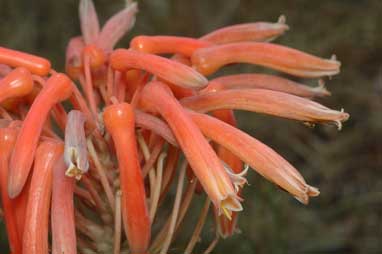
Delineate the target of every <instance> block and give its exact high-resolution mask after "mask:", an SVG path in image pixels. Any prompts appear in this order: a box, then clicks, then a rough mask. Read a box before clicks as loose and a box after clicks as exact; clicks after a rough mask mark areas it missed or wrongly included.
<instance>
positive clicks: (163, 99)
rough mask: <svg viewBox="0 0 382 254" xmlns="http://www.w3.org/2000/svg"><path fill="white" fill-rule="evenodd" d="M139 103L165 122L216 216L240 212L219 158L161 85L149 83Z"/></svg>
mask: <svg viewBox="0 0 382 254" xmlns="http://www.w3.org/2000/svg"><path fill="white" fill-rule="evenodd" d="M141 100H142V101H144V102H145V103H148V104H149V105H147V106H148V107H151V109H152V110H154V111H157V112H159V113H160V114H161V115H162V117H163V118H164V119H165V120H166V121H167V123H168V124H169V126H170V128H171V130H172V131H173V133H174V135H175V137H176V138H177V140H178V143H179V146H180V147H181V148H182V150H183V152H184V154H185V156H186V157H187V159H188V161H189V163H190V165H191V167H192V169H193V171H194V173H195V175H196V176H197V177H198V179H199V181H200V183H201V184H202V186H203V188H204V190H205V191H206V192H207V194H208V195H209V197H210V199H211V200H212V202H213V203H214V205H215V206H216V208H217V209H219V212H224V213H225V214H226V215H227V216H228V217H230V215H231V212H232V211H241V210H242V207H241V204H240V202H239V198H238V197H237V195H236V193H235V190H234V188H233V185H232V183H231V180H230V179H229V176H228V175H227V173H226V172H225V170H224V168H223V165H222V164H221V162H220V160H219V158H218V157H217V155H216V154H215V152H214V151H213V149H212V148H211V146H210V145H209V144H208V142H207V141H206V139H205V138H204V137H203V135H202V134H201V132H200V130H199V129H198V128H197V127H196V125H195V124H194V123H193V122H192V120H191V119H190V118H189V116H187V114H186V112H185V110H184V109H183V107H182V106H181V105H180V104H179V102H178V101H177V100H176V99H175V97H173V96H172V95H171V93H170V91H169V90H168V88H166V86H165V85H164V84H163V83H160V82H151V83H150V84H149V85H147V86H146V87H145V88H144V90H143V91H142V97H141Z"/></svg>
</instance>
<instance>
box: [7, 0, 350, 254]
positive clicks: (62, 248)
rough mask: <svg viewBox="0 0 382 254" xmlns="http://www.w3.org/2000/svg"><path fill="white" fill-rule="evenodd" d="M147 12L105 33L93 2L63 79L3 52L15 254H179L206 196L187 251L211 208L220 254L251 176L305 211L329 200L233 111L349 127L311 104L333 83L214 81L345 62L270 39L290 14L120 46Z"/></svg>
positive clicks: (84, 9) (325, 69) (320, 71)
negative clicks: (258, 69)
mask: <svg viewBox="0 0 382 254" xmlns="http://www.w3.org/2000/svg"><path fill="white" fill-rule="evenodd" d="M137 11H138V7H137V3H134V2H130V1H128V2H127V3H126V7H125V8H124V9H123V10H121V11H120V12H118V13H117V14H115V15H114V16H112V17H111V18H110V19H109V20H108V21H106V23H105V25H104V26H103V27H101V26H100V23H99V21H98V15H97V13H96V9H95V6H94V4H93V2H92V1H91V0H81V1H80V7H79V15H80V24H81V32H82V34H81V35H79V36H75V37H73V38H72V39H71V40H70V41H69V43H68V46H67V49H66V55H65V56H66V66H65V67H66V73H59V72H57V71H56V70H54V69H53V68H52V66H51V64H50V61H48V60H47V59H44V58H41V57H38V56H34V55H32V54H29V53H24V52H19V51H17V50H14V49H6V48H0V78H1V79H0V106H1V107H0V117H1V118H0V190H1V202H2V214H3V217H4V219H5V225H6V230H7V234H8V239H9V246H10V249H11V252H12V253H14V254H15V253H49V252H52V253H57V254H58V253H77V252H78V253H115V254H117V253H132V254H148V253H153V254H155V253H163V254H165V253H172V246H174V241H177V237H176V236H177V235H179V234H181V233H183V231H182V225H183V223H182V222H183V221H184V220H186V218H190V217H187V216H186V215H187V213H188V212H189V211H190V210H191V209H190V207H191V206H192V204H193V203H194V202H196V201H195V199H194V197H195V195H203V196H204V197H203V198H204V200H205V202H204V205H203V207H202V209H201V211H200V213H199V216H198V217H197V220H196V221H194V225H195V228H194V229H193V230H192V235H191V236H190V238H189V241H188V242H187V243H183V245H184V246H185V249H184V252H185V253H194V247H195V246H196V245H197V244H198V241H199V238H200V235H201V233H202V231H203V229H204V225H205V222H206V220H208V214H209V210H210V209H212V210H213V213H212V215H213V216H214V217H215V218H214V221H215V223H216V226H215V229H216V232H215V239H214V240H213V241H212V242H211V243H210V244H209V247H208V249H207V250H206V253H210V252H211V251H212V249H213V248H214V246H215V245H216V244H217V242H218V240H219V238H227V237H229V236H231V235H232V234H234V233H235V232H236V229H237V224H238V220H239V217H240V216H239V215H240V213H243V212H245V206H244V205H243V203H242V201H243V199H244V198H247V199H249V198H250V197H244V196H243V195H242V193H243V192H242V190H243V188H248V187H246V183H247V182H248V180H247V174H249V173H250V172H251V171H250V168H251V169H253V171H255V172H256V173H258V174H259V175H261V176H263V177H264V178H265V179H267V180H268V181H270V182H272V183H274V184H275V185H277V186H279V187H280V188H282V189H284V190H285V191H287V192H288V193H290V194H291V196H292V197H294V198H295V199H297V200H298V201H300V202H301V203H303V204H308V202H309V199H310V198H312V197H316V196H318V195H319V193H320V192H319V190H318V188H316V187H313V186H311V185H309V184H308V183H307V181H306V180H305V179H304V177H303V176H302V175H301V174H300V173H299V171H298V170H297V169H296V168H295V167H294V166H292V165H291V164H290V163H289V162H288V161H287V160H286V159H284V158H282V157H281V156H280V155H279V154H278V153H277V152H276V151H275V150H274V149H272V148H271V147H269V146H267V145H266V144H264V143H262V142H260V141H259V140H257V139H256V138H254V137H251V136H250V135H248V134H246V133H244V132H243V131H241V130H240V129H239V126H238V125H237V123H236V118H235V112H234V110H246V111H251V112H254V113H261V114H268V115H272V116H274V117H281V118H287V119H292V120H295V121H301V122H305V123H310V124H316V123H317V124H325V123H334V124H336V125H337V126H338V127H339V128H340V127H341V126H342V122H344V121H346V120H347V119H348V118H349V115H348V114H347V113H345V112H344V111H343V110H333V109H330V108H327V107H325V106H323V105H321V104H319V103H317V102H315V101H313V99H314V98H316V97H324V96H327V95H330V92H329V91H328V90H326V88H325V87H324V85H323V81H322V80H321V79H320V80H319V81H318V82H319V83H318V84H319V85H318V86H317V87H314V88H312V87H308V86H305V85H304V84H301V83H297V82H294V81H291V80H289V79H287V78H281V77H277V76H275V75H267V74H261V73H247V74H242V73H239V74H234V75H226V76H224V75H221V76H218V77H215V78H213V79H209V77H208V75H210V74H212V73H215V72H216V71H217V70H219V69H220V68H221V67H223V66H224V65H227V64H234V63H247V64H256V65H262V66H265V67H269V68H273V69H275V70H278V71H281V72H285V73H288V74H291V75H295V76H299V77H309V78H322V77H323V76H332V75H335V74H337V73H339V71H340V62H339V61H337V60H335V59H323V58H320V57H316V56H312V55H309V54H306V53H304V52H301V51H298V50H295V49H291V48H287V47H284V46H281V45H277V44H275V43H272V42H271V41H272V40H273V39H274V38H276V37H278V36H281V35H282V34H284V33H285V32H286V31H287V30H288V29H289V27H288V25H286V24H285V18H284V17H283V16H282V17H280V19H279V21H278V22H276V23H269V22H254V23H246V24H238V25H232V26H228V27H225V28H220V29H217V30H215V31H212V32H211V33H208V34H206V35H203V36H201V37H199V38H190V37H184V36H182V37H180V36H174V35H157V36H148V35H138V36H136V37H135V38H133V39H132V40H131V42H130V45H129V47H126V48H121V49H114V47H115V45H116V43H117V42H118V41H119V40H120V39H121V38H122V37H123V36H124V35H125V34H126V33H127V32H128V31H129V30H130V29H131V28H132V26H133V25H134V23H135V15H136V13H137ZM164 54H166V55H171V56H170V57H166V56H164ZM78 86H80V87H81V88H79V87H78ZM64 105H65V106H64ZM249 188H251V187H249ZM172 190H174V191H175V192H173V191H172ZM164 200H166V201H167V203H166V204H170V206H168V205H164ZM171 202H172V203H171ZM201 240H202V241H204V239H201Z"/></svg>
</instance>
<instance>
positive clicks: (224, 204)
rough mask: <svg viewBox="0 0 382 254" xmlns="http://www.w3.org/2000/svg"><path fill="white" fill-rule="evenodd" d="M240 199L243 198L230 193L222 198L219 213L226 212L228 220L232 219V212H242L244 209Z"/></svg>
mask: <svg viewBox="0 0 382 254" xmlns="http://www.w3.org/2000/svg"><path fill="white" fill-rule="evenodd" d="M240 200H241V199H240V198H239V197H238V196H236V195H229V196H228V197H227V198H225V199H223V200H221V201H220V207H219V208H220V209H219V215H221V214H224V215H225V216H226V217H227V219H228V220H231V219H232V212H240V211H242V210H243V206H242V205H241V203H240Z"/></svg>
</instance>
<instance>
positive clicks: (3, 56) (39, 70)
mask: <svg viewBox="0 0 382 254" xmlns="http://www.w3.org/2000/svg"><path fill="white" fill-rule="evenodd" d="M0 63H2V64H6V65H9V66H11V67H24V68H26V69H28V70H29V71H30V72H32V73H33V74H37V75H40V76H45V75H47V74H48V73H49V71H50V62H49V61H48V60H46V59H45V58H42V57H38V56H34V55H31V54H27V53H24V52H20V51H17V50H12V49H7V48H2V47H0Z"/></svg>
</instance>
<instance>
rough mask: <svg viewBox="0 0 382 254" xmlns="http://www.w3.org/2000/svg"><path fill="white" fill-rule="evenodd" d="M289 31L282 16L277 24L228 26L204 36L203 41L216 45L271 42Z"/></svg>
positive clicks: (257, 23) (256, 23)
mask: <svg viewBox="0 0 382 254" xmlns="http://www.w3.org/2000/svg"><path fill="white" fill-rule="evenodd" d="M287 30H289V26H287V25H286V24H285V17H284V16H280V18H279V21H278V22H277V23H269V22H255V23H246V24H238V25H233V26H227V27H223V28H220V29H218V30H215V31H213V32H211V33H209V34H206V35H204V36H203V37H202V38H200V39H202V40H204V41H208V42H212V43H214V44H226V43H232V42H241V41H271V40H273V39H274V38H276V37H278V36H280V35H282V34H283V33H284V32H285V31H287Z"/></svg>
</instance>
